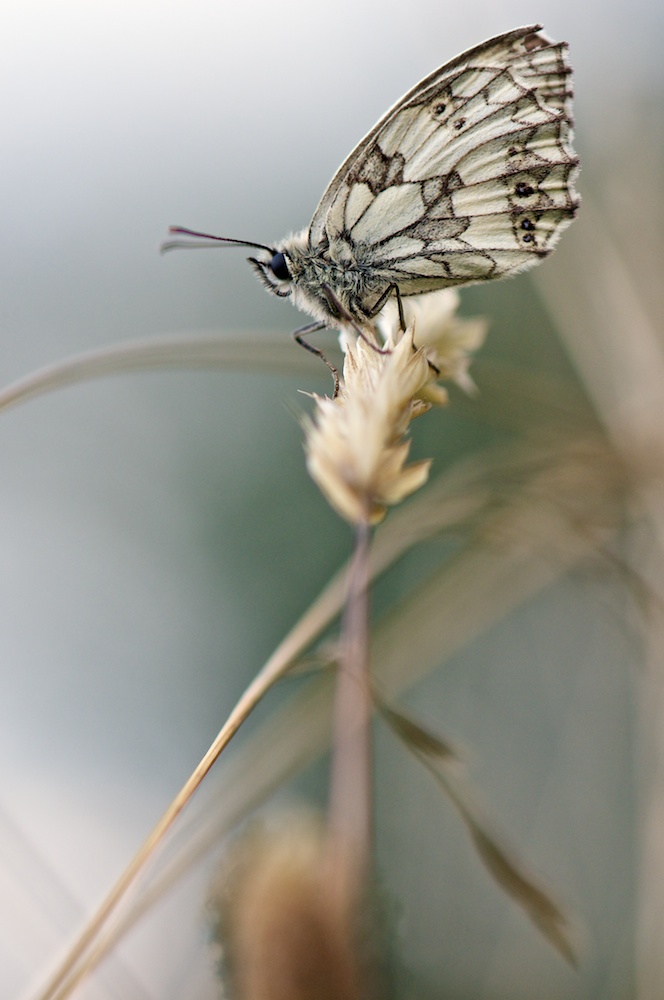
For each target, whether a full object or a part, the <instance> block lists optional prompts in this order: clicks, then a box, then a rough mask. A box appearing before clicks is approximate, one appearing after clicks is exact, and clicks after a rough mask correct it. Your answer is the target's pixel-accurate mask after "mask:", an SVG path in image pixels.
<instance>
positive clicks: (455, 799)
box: [379, 703, 578, 966]
mask: <svg viewBox="0 0 664 1000" xmlns="http://www.w3.org/2000/svg"><path fill="white" fill-rule="evenodd" d="M379 708H380V713H381V715H382V716H383V718H384V719H385V720H386V721H387V723H388V724H389V726H390V728H391V729H392V730H393V731H394V732H395V733H396V735H397V736H398V737H399V739H400V740H401V741H402V742H403V743H404V744H405V746H406V747H407V748H408V750H409V751H410V752H411V753H412V754H413V756H414V757H415V758H416V759H417V760H419V761H420V763H421V764H423V765H424V767H426V769H427V770H428V771H429V772H430V773H431V774H432V775H433V777H434V778H435V780H436V782H437V783H438V784H439V785H440V787H441V788H442V790H443V792H444V793H445V795H446V797H447V798H448V799H449V800H450V802H452V804H453V805H454V806H455V808H456V809H457V812H458V813H459V815H460V817H461V819H462V820H463V822H464V823H465V825H466V828H467V829H468V832H469V833H470V836H471V839H472V841H473V843H474V845H475V848H476V849H477V852H478V854H479V855H480V857H481V859H482V861H483V862H484V864H485V866H486V868H487V869H488V871H489V872H490V874H491V875H492V876H493V878H494V879H495V880H496V882H497V883H498V885H499V886H500V887H501V889H503V890H504V891H505V892H506V893H507V895H508V896H509V897H510V898H511V899H512V900H514V902H515V903H516V904H517V905H518V906H520V907H521V908H522V909H523V910H524V911H525V912H526V914H527V915H528V916H529V917H530V919H531V920H532V922H533V923H534V924H535V926H536V927H537V928H538V929H539V930H540V931H541V932H542V934H543V935H544V937H545V938H546V939H547V940H548V941H549V942H550V943H551V944H552V945H553V946H554V948H556V949H557V950H558V951H559V952H560V954H561V955H562V956H563V958H565V959H566V960H567V961H568V962H569V963H570V964H571V965H573V966H576V964H577V960H578V947H577V945H576V944H575V936H576V935H575V934H574V932H573V928H572V924H571V922H570V920H569V918H568V917H567V916H566V915H565V914H564V912H563V910H562V909H561V907H560V906H558V904H557V903H556V902H555V901H554V899H553V897H552V896H551V894H550V892H549V891H548V890H547V889H545V888H544V886H543V885H541V884H540V883H539V882H538V881H537V880H536V879H535V878H534V876H533V875H531V874H530V873H529V872H528V871H527V870H526V867H525V866H524V865H523V864H522V862H521V861H518V860H517V859H516V857H515V856H514V854H513V853H512V852H511V851H508V850H507V848H505V847H503V846H502V845H501V844H500V843H499V841H498V838H497V836H496V835H495V834H494V833H493V832H492V831H491V829H490V826H489V823H488V821H487V820H486V819H485V818H484V817H483V815H482V813H481V810H480V809H479V807H478V806H477V803H476V801H475V798H474V794H473V792H472V791H471V789H470V787H468V785H467V784H466V783H465V782H463V781H462V779H461V776H460V773H459V767H458V763H459V762H458V757H457V756H456V755H455V754H454V753H453V752H452V751H451V748H450V747H449V745H448V744H447V743H445V742H444V741H443V740H441V739H440V737H438V736H437V735H435V734H434V733H431V732H430V731H429V730H427V729H425V728H424V726H422V725H420V723H418V722H417V721H416V720H414V719H413V718H412V717H410V716H408V715H406V714H405V713H403V712H399V711H397V710H396V709H394V708H392V707H390V706H387V705H386V704H385V703H380V705H379Z"/></svg>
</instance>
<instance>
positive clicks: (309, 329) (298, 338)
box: [293, 323, 339, 399]
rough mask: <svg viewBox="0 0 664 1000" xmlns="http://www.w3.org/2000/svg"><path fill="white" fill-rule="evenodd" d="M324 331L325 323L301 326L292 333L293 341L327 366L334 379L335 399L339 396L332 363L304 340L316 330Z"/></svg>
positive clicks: (336, 374)
mask: <svg viewBox="0 0 664 1000" xmlns="http://www.w3.org/2000/svg"><path fill="white" fill-rule="evenodd" d="M324 329H325V323H307V325H306V326H301V327H300V328H299V330H295V332H294V333H293V339H294V340H295V343H296V344H299V345H300V347H304V349H305V350H307V351H310V352H311V353H312V354H315V355H316V357H317V358H320V359H321V361H322V362H323V364H325V365H327V367H328V368H329V369H330V372H331V373H332V378H333V379H334V398H335V399H336V398H337V396H338V395H339V372H338V371H337V369H336V368H335V367H334V365H333V364H332V362H331V361H328V360H327V358H326V357H325V355H324V354H323V352H322V351H321V349H320V347H314V345H313V344H310V343H309V341H308V340H305V339H304V338H305V335H308V334H310V333H316V332H317V331H318V330H324Z"/></svg>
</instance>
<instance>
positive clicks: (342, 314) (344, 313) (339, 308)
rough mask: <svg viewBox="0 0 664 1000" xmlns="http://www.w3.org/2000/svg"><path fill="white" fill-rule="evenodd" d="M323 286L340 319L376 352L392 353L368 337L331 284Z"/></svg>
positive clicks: (331, 305)
mask: <svg viewBox="0 0 664 1000" xmlns="http://www.w3.org/2000/svg"><path fill="white" fill-rule="evenodd" d="M322 288H323V291H324V293H325V297H326V298H327V301H328V302H329V304H330V307H331V308H332V309H333V310H334V311H335V312H336V313H337V314H338V316H339V318H340V319H342V320H344V321H345V322H346V323H348V325H349V326H351V327H352V328H353V330H354V331H355V333H356V334H357V335H358V337H360V339H361V340H363V341H364V343H365V344H368V345H369V347H370V348H371V349H372V351H375V352H376V354H390V353H391V352H390V351H386V350H383V348H382V347H379V346H378V344H376V343H375V342H374V341H373V340H371V338H370V337H367V335H366V333H365V332H364V331H363V330H362V329H361V327H359V326H358V325H357V323H356V322H355V320H354V319H353V317H352V316H351V314H350V313H349V312H348V310H347V309H346V307H345V306H344V305H342V303H341V302H340V301H339V299H338V298H337V296H336V295H335V294H334V292H333V291H332V289H331V288H330V286H329V285H323V286H322Z"/></svg>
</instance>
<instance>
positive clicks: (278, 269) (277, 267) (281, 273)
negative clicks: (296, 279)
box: [268, 253, 291, 281]
mask: <svg viewBox="0 0 664 1000" xmlns="http://www.w3.org/2000/svg"><path fill="white" fill-rule="evenodd" d="M268 267H269V268H270V270H271V271H272V274H273V275H274V276H275V278H279V280H280V281H290V276H291V274H290V271H289V270H288V264H287V263H286V258H285V257H284V255H283V254H282V253H275V255H274V257H273V258H272V260H271V261H270V263H269V264H268Z"/></svg>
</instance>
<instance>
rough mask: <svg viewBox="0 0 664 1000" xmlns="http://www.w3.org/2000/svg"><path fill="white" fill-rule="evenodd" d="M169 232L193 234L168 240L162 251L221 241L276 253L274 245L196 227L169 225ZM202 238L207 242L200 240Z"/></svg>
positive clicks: (211, 245) (213, 245) (194, 247)
mask: <svg viewBox="0 0 664 1000" xmlns="http://www.w3.org/2000/svg"><path fill="white" fill-rule="evenodd" d="M168 231H169V233H178V234H179V235H180V236H193V237H194V239H191V240H166V242H165V243H162V244H161V247H160V248H159V249H160V251H161V253H166V251H167V250H200V249H209V248H210V247H216V246H218V245H219V243H222V244H224V245H225V246H231V247H255V248H256V249H258V250H267V252H268V253H271V254H272V255H273V256H274V254H275V253H276V250H275V249H274V247H268V246H265V244H264V243H252V242H251V241H250V240H233V239H231V238H230V237H228V236H213V235H212V233H199V232H197V231H196V230H195V229H185V227H184V226H169V227H168ZM201 240H204V241H207V242H199V241H201Z"/></svg>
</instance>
